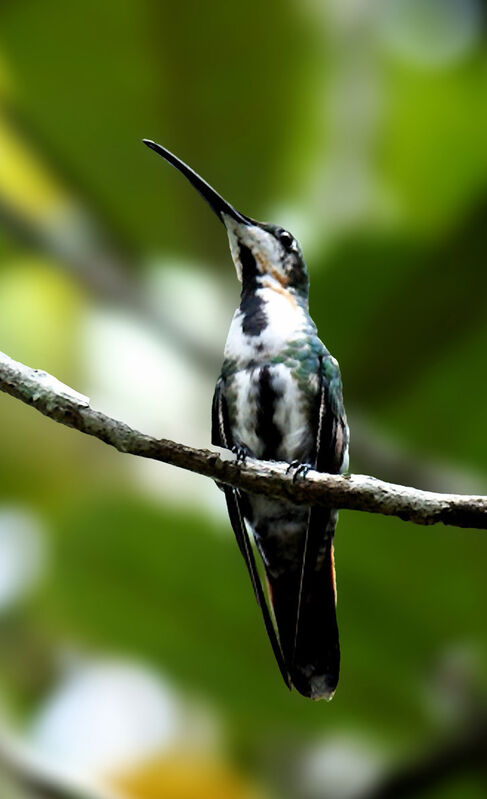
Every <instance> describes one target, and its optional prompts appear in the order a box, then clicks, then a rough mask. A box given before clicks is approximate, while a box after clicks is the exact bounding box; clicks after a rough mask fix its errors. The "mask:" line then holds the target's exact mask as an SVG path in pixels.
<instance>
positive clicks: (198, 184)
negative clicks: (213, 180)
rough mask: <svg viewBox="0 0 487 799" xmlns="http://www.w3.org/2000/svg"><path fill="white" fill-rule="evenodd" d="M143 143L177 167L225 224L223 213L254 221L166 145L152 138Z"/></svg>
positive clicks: (241, 219) (235, 218) (245, 222)
mask: <svg viewBox="0 0 487 799" xmlns="http://www.w3.org/2000/svg"><path fill="white" fill-rule="evenodd" d="M142 141H143V143H144V144H146V145H147V147H150V149H151V150H154V152H156V153H158V154H159V155H162V157H163V158H164V159H165V160H166V161H167V162H168V163H169V164H171V166H173V167H175V168H176V169H177V170H178V172H181V174H182V175H184V176H185V177H186V178H187V179H188V180H189V182H190V183H191V185H192V186H194V188H195V189H196V191H197V192H198V193H199V194H200V195H201V196H202V197H203V199H204V200H206V202H207V203H208V205H209V206H210V208H211V209H212V210H213V211H214V212H215V214H216V215H217V216H218V217H219V218H220V220H221V221H222V222H223V223H224V224H225V220H224V218H223V214H228V216H231V217H232V219H234V220H235V221H236V222H240V223H241V224H244V225H249V224H251V223H252V220H251V219H250V217H248V216H244V214H241V213H239V211H237V210H236V209H235V208H234V207H233V205H230V203H227V201H226V200H224V199H223V197H222V196H221V195H220V194H218V192H216V191H215V189H213V188H212V187H211V186H210V185H209V183H207V182H206V180H203V178H201V177H200V176H199V175H198V174H197V173H196V172H195V171H194V170H193V169H191V167H189V166H188V165H187V164H185V163H184V161H181V160H180V159H179V158H177V156H175V155H173V153H171V152H169V150H166V148H165V147H162V146H161V145H160V144H157V143H156V142H154V141H151V139H142Z"/></svg>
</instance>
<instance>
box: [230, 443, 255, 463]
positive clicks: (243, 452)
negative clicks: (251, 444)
mask: <svg viewBox="0 0 487 799" xmlns="http://www.w3.org/2000/svg"><path fill="white" fill-rule="evenodd" d="M232 452H233V454H234V455H236V456H237V463H241V464H245V461H246V460H247V458H250V457H251V453H250V450H249V449H248V448H247V447H246V446H245V444H235V445H234V446H233V447H232Z"/></svg>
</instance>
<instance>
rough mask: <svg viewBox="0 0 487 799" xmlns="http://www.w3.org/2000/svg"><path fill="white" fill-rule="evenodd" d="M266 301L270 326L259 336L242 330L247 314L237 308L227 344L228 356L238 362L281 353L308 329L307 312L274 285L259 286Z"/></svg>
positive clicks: (261, 360) (262, 358)
mask: <svg viewBox="0 0 487 799" xmlns="http://www.w3.org/2000/svg"><path fill="white" fill-rule="evenodd" d="M257 293H258V295H259V296H261V297H262V298H263V300H264V303H265V305H264V311H265V315H266V317H267V326H266V327H265V328H264V330H262V332H261V333H260V334H259V335H258V336H248V335H246V334H245V333H244V332H243V331H242V320H243V315H242V312H241V311H240V308H237V310H236V311H235V314H234V317H233V320H232V324H231V325H230V330H229V332H228V338H227V342H226V345H225V357H226V358H230V359H232V360H235V361H237V363H239V364H241V365H242V367H244V365H245V364H246V363H248V362H249V361H254V360H259V361H260V362H263V361H265V360H266V358H272V357H273V356H275V355H279V353H280V352H282V350H283V349H285V347H286V345H287V344H288V343H289V342H290V341H295V340H296V339H298V338H299V337H300V336H302V335H303V334H304V332H305V328H306V322H307V319H306V315H305V313H304V311H303V309H302V308H301V307H300V306H299V305H294V304H293V303H292V301H291V300H290V299H288V298H287V297H286V296H285V295H284V294H282V293H280V292H277V291H274V290H273V289H270V288H262V289H258V292H257Z"/></svg>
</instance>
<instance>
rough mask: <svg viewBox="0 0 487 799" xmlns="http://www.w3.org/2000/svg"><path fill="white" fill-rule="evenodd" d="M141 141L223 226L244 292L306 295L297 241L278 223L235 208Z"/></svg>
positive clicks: (305, 276)
mask: <svg viewBox="0 0 487 799" xmlns="http://www.w3.org/2000/svg"><path fill="white" fill-rule="evenodd" d="M144 144H146V145H147V147H150V148H151V150H154V151H155V152H156V153H158V154H159V155H161V156H162V157H163V158H165V160H166V161H167V162H168V163H170V164H171V165H172V166H174V167H175V168H176V169H177V170H178V171H179V172H181V173H182V174H183V175H184V176H185V177H186V178H187V179H188V180H189V182H190V183H191V185H192V186H193V187H194V188H195V189H196V191H197V192H198V193H199V194H200V195H201V197H203V199H204V200H206V202H207V203H208V204H209V206H210V208H211V209H212V210H213V211H214V213H215V214H216V215H217V216H218V217H219V219H220V220H221V222H223V224H224V225H225V228H226V230H227V233H228V239H229V242H230V250H231V253H232V258H233V261H234V263H235V268H236V270H237V276H238V279H239V280H240V281H241V283H242V288H243V291H246V290H247V289H254V288H259V287H265V286H267V287H268V288H274V289H276V290H277V291H283V290H285V291H291V292H292V293H296V294H298V295H301V296H303V297H307V295H308V286H309V281H308V271H307V269H306V264H305V262H304V258H303V253H302V252H301V247H300V246H299V244H298V242H297V240H296V239H295V238H294V236H293V235H292V234H291V233H289V232H288V231H287V230H284V229H283V228H282V227H280V226H279V225H271V224H268V223H264V222H257V221H256V220H255V219H251V217H249V216H245V214H242V213H240V212H239V211H237V210H236V209H235V208H234V207H233V206H232V205H230V203H228V202H227V201H226V200H224V199H223V197H222V196H221V195H220V194H218V192H216V191H215V189H213V188H212V187H211V186H210V185H209V184H208V183H207V182H206V181H205V180H203V178H201V177H200V176H199V175H198V174H197V173H196V172H194V170H193V169H191V167H189V166H188V165H187V164H185V163H184V162H183V161H181V160H180V159H179V158H177V157H176V156H175V155H173V154H172V153H171V152H169V150H166V149H165V147H162V146H161V145H160V144H156V143H155V142H153V141H150V140H149V139H144Z"/></svg>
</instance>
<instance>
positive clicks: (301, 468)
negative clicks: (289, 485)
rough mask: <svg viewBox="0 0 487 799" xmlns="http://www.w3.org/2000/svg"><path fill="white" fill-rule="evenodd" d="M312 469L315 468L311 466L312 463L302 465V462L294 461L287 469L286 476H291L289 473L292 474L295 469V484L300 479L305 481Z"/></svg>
mask: <svg viewBox="0 0 487 799" xmlns="http://www.w3.org/2000/svg"><path fill="white" fill-rule="evenodd" d="M312 468H313V466H312V465H311V463H301V461H298V460H294V461H291V463H290V464H289V466H288V467H287V469H286V474H289V472H291V471H292V470H293V469H294V470H295V471H294V474H293V483H295V482H296V480H297V479H298V477H302V478H303V480H304V479H305V477H306V475H307V474H308V472H309V471H310V470H311V469H312Z"/></svg>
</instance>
